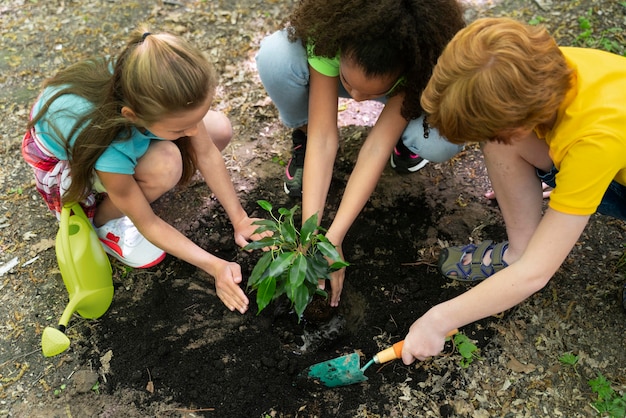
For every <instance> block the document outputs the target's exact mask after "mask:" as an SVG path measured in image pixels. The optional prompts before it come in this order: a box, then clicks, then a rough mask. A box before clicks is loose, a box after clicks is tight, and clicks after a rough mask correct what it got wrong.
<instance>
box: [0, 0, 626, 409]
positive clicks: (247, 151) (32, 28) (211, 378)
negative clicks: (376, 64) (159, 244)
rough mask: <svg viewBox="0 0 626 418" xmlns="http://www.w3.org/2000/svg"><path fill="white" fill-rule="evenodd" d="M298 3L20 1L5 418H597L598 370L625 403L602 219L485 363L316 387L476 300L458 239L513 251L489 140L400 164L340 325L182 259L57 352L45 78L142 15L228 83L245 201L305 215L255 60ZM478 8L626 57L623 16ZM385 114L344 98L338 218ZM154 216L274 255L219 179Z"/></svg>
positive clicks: (3, 215) (366, 214)
mask: <svg viewBox="0 0 626 418" xmlns="http://www.w3.org/2000/svg"><path fill="white" fill-rule="evenodd" d="M292 3H293V2H291V1H279V0H222V1H211V2H206V1H201V0H178V1H153V2H147V1H145V2H132V1H131V2H122V1H116V0H112V1H106V0H85V1H63V0H53V1H48V2H38V1H28V0H5V1H3V2H2V3H1V4H0V29H1V32H2V41H1V43H0V58H1V59H0V90H1V93H0V111H1V112H2V114H3V117H2V119H1V120H0V189H1V190H2V193H1V195H0V230H1V231H2V235H1V238H0V318H1V320H0V417H5V416H6V417H129V418H130V417H153V416H159V417H235V418H237V417H246V418H248V417H263V418H265V417H322V418H324V417H369V418H372V417H413V416H425V417H426V416H433V417H439V416H442V417H492V416H502V417H518V416H522V417H559V416H563V417H588V416H595V415H596V411H595V410H594V409H593V407H592V406H591V403H592V402H593V401H595V400H596V395H595V394H594V393H593V392H592V390H591V388H590V385H589V383H588V381H589V380H590V379H594V378H596V377H597V376H598V375H599V374H602V375H604V376H605V377H606V378H607V379H608V380H609V381H610V382H611V383H612V385H613V389H614V390H615V391H616V392H617V393H618V394H620V396H621V394H623V393H624V391H626V350H624V347H626V337H625V336H626V315H625V314H624V312H623V310H622V309H621V304H620V301H619V296H618V295H619V292H620V290H621V286H622V285H623V282H624V280H626V279H625V277H624V273H623V269H620V267H619V261H620V259H621V257H622V256H623V254H624V243H625V242H626V224H624V222H621V221H616V220H613V219H610V218H606V217H602V216H599V215H594V216H593V217H592V218H591V221H590V223H589V226H588V228H587V229H586V230H585V232H584V233H583V235H582V236H581V237H580V240H579V242H578V243H577V245H576V246H575V248H574V250H573V251H572V253H571V254H570V256H569V257H568V259H567V261H566V262H565V263H564V265H563V266H562V268H561V269H560V270H559V271H558V272H557V274H556V275H555V277H554V278H553V279H552V280H551V282H550V283H549V284H548V286H546V288H545V289H543V290H542V291H541V292H539V293H537V294H535V295H533V296H532V297H530V298H529V299H528V300H527V301H525V302H524V303H522V304H520V305H518V306H517V307H515V308H513V309H511V310H509V311H507V312H504V313H503V314H501V315H499V316H497V317H491V318H487V319H484V320H482V321H479V322H477V323H474V324H470V325H468V326H466V327H463V328H462V329H461V330H460V332H461V333H463V334H464V335H466V336H468V337H469V338H470V339H471V340H472V341H473V342H474V343H475V344H476V345H477V346H478V348H479V351H478V357H476V358H475V359H474V361H472V363H471V364H470V365H469V367H467V368H464V367H462V366H461V362H460V361H461V358H462V357H461V355H460V354H459V353H458V350H456V349H455V347H453V346H452V345H451V344H449V345H448V346H447V347H446V350H445V352H444V353H443V355H441V356H439V357H437V358H434V359H431V360H429V361H426V362H416V363H415V364H413V365H410V366H405V365H403V364H402V362H400V361H395V362H391V363H388V364H386V365H384V366H382V367H380V366H379V367H371V368H370V369H368V371H367V373H366V374H367V376H368V377H369V380H368V381H367V382H364V383H360V384H355V385H351V386H345V387H341V388H334V389H327V388H324V387H322V386H321V385H316V384H314V383H313V382H308V381H305V382H303V381H302V379H301V377H300V372H302V371H303V370H305V369H306V368H307V367H308V366H310V365H312V364H314V363H318V362H321V361H325V360H329V359H332V358H334V357H337V356H340V355H343V354H348V353H351V352H354V351H355V350H356V351H357V352H359V353H360V355H361V361H362V362H365V361H367V360H368V359H369V358H371V356H373V355H374V354H375V353H376V352H377V351H379V350H380V349H383V348H386V347H387V346H389V345H391V344H393V343H394V342H396V341H398V340H400V339H402V338H403V336H404V335H406V332H407V330H408V328H409V326H410V325H411V324H412V322H413V321H414V320H415V319H417V318H418V317H419V316H420V315H421V314H423V313H424V312H425V311H426V310H428V309H429V308H430V307H431V306H433V305H434V304H436V303H438V302H441V301H444V300H447V299H449V298H451V297H454V296H456V295H458V294H460V293H461V292H463V291H464V290H466V289H467V288H468V287H469V286H468V285H465V284H462V283H456V282H449V281H447V280H445V279H444V278H442V277H441V275H440V274H439V273H438V272H437V270H436V268H435V267H434V264H435V260H436V258H437V254H438V252H439V251H440V249H441V247H442V246H446V245H459V244H463V243H467V242H468V241H469V240H474V241H481V240H482V239H487V238H489V239H495V240H501V239H504V238H505V230H504V226H503V222H502V218H501V216H500V212H499V210H498V208H497V206H495V205H494V204H493V202H490V201H488V200H487V199H485V198H484V196H483V195H484V193H485V192H486V191H487V190H489V181H488V178H487V176H486V171H485V169H484V165H483V162H482V156H481V154H480V151H479V150H478V149H477V148H476V146H473V145H469V146H467V148H466V149H465V151H463V152H462V153H460V154H459V155H458V156H457V157H455V158H454V159H453V160H451V161H450V162H447V163H444V164H429V165H427V166H426V167H425V168H424V169H423V170H420V171H419V172H418V173H415V174H412V175H409V176H402V175H398V174H396V173H395V172H394V171H393V170H392V169H391V168H387V169H386V170H385V172H384V173H383V176H382V178H381V180H380V183H379V186H378V188H377V189H376V191H375V192H374V194H373V195H372V197H371V199H370V201H369V202H368V204H367V205H366V207H365V209H364V210H363V212H362V213H361V215H360V216H359V218H358V219H357V221H356V222H355V224H354V225H353V226H352V228H351V230H350V232H349V234H348V236H347V237H346V241H345V242H344V247H343V248H344V254H345V257H346V259H347V260H348V261H349V262H350V263H351V266H350V267H349V268H348V270H347V273H346V288H345V290H344V294H343V297H342V304H341V306H340V307H339V308H337V309H336V310H335V311H334V312H333V316H332V319H331V320H330V321H328V322H323V323H316V322H313V321H303V322H300V323H298V322H297V320H296V318H295V315H294V314H293V313H292V312H290V310H289V309H288V306H286V305H285V304H284V303H281V302H280V301H278V302H276V303H273V304H271V305H270V306H269V307H268V308H266V309H265V310H263V311H262V312H261V313H260V314H258V315H257V308H256V305H255V303H254V296H255V295H254V294H251V295H250V299H251V301H252V304H251V307H250V310H249V311H248V312H247V313H246V314H244V315H241V314H238V313H232V312H230V311H228V310H227V309H225V307H224V306H223V305H222V304H221V302H220V301H219V299H218V298H217V296H216V295H215V290H214V287H213V280H212V278H211V277H209V276H208V275H206V274H205V273H203V272H201V271H199V270H198V269H196V268H194V267H193V266H190V265H188V264H186V263H184V262H182V261H180V260H178V259H175V258H173V257H171V256H168V257H167V258H166V259H165V261H164V262H163V263H161V264H160V265H158V266H156V267H154V268H151V269H147V270H132V269H127V268H124V266H122V265H121V264H119V263H117V262H115V261H113V262H112V266H113V273H114V277H113V280H114V286H115V295H114V300H113V303H112V305H111V307H110V309H109V310H108V312H107V313H106V314H105V315H104V316H102V317H101V318H99V319H97V320H85V319H81V318H79V317H77V316H75V317H74V318H73V319H72V321H71V323H70V327H69V328H68V330H67V335H68V336H69V338H70V340H71V346H70V348H69V350H67V351H65V352H64V353H62V354H60V355H58V356H55V357H52V358H46V357H44V356H43V355H42V353H41V345H40V343H41V333H42V331H43V329H44V328H45V327H46V326H54V325H55V324H56V321H58V318H59V317H60V315H61V313H62V311H63V308H64V306H65V304H66V303H67V291H66V289H65V287H64V284H63V281H62V278H61V275H60V273H59V270H58V266H57V262H56V258H55V250H54V239H55V235H56V231H57V228H58V227H57V223H56V220H55V219H54V217H53V216H52V215H51V214H49V213H48V212H47V211H46V209H45V207H44V204H43V202H42V200H41V198H40V197H39V196H38V195H37V193H36V190H35V188H34V183H33V179H32V174H31V170H30V168H29V167H27V166H26V164H25V163H24V162H23V160H22V158H21V155H20V140H21V137H22V133H23V131H24V126H25V123H26V120H27V117H28V113H29V109H30V106H31V105H32V102H33V100H34V99H35V97H36V95H37V94H38V92H39V87H40V85H41V82H42V80H43V79H44V78H45V77H48V76H50V75H52V74H53V73H54V72H55V71H56V70H57V69H58V68H61V67H63V66H66V65H68V64H71V63H73V62H75V61H77V60H79V59H83V58H86V57H91V56H94V55H102V54H114V53H115V52H116V51H117V49H118V48H119V47H120V46H121V45H122V44H123V42H124V40H125V38H126V36H127V34H128V32H129V30H132V29H134V28H135V27H136V26H138V25H139V24H140V23H141V22H148V23H149V25H150V26H151V27H152V28H154V29H155V30H164V31H169V32H173V33H178V34H181V35H183V36H185V37H186V38H188V39H190V40H191V41H192V42H194V43H195V44H196V45H199V46H200V47H201V48H202V49H203V50H205V51H206V53H207V54H208V56H209V57H210V59H211V60H212V61H213V62H214V63H215V66H216V68H217V70H218V71H219V73H220V75H221V84H220V88H219V91H218V96H217V98H216V101H215V108H216V109H219V110H221V111H223V112H225V113H227V114H228V115H229V117H230V118H231V121H232V123H233V125H234V129H235V139H234V140H233V142H232V144H231V145H230V146H229V147H228V148H227V149H226V151H225V152H224V158H225V160H226V162H227V166H228V168H229V170H230V171H231V173H232V178H233V182H234V184H235V187H236V190H237V192H238V193H239V195H240V198H241V201H242V202H243V205H244V207H245V208H246V210H247V211H248V213H250V214H251V215H255V216H260V217H263V216H265V215H266V214H265V213H264V212H263V211H262V210H260V208H259V207H258V205H257V204H256V201H257V200H259V199H265V200H268V201H270V202H272V204H273V205H274V207H288V208H290V207H292V206H293V205H295V204H297V203H298V202H297V201H293V200H290V199H289V198H288V197H287V196H286V195H285V194H284V192H283V191H282V172H283V170H284V164H285V162H286V161H287V160H288V158H289V152H290V145H291V144H290V141H289V132H288V130H287V129H285V128H284V127H283V126H282V125H281V124H280V121H279V119H278V115H277V112H276V109H275V108H274V106H273V105H272V103H271V101H270V100H269V99H268V98H267V95H266V93H265V91H264V90H263V87H262V85H261V83H260V81H259V79H258V76H257V74H256V70H255V66H254V54H255V52H256V51H257V50H258V45H259V42H260V40H261V39H262V38H263V36H265V35H267V34H269V33H271V32H272V31H273V30H275V29H277V28H278V27H279V26H280V22H281V21H282V19H283V18H284V17H285V16H286V15H287V13H288V10H289V8H290V7H292ZM465 3H466V4H467V6H468V10H467V20H468V21H470V20H473V19H476V18H478V17H484V16H510V17H513V18H516V19H519V20H521V21H525V22H532V23H542V24H545V25H546V26H547V27H548V28H549V29H550V31H551V32H552V33H553V34H554V35H555V37H556V38H557V39H558V41H559V42H560V43H561V44H563V45H582V46H590V47H599V48H603V49H610V50H613V51H614V52H618V53H621V54H623V53H624V46H625V45H626V41H625V39H624V28H625V27H626V14H625V13H626V6H625V5H624V3H623V2H622V3H620V2H617V1H609V0H601V1H593V0H577V1H569V0H567V1H557V0H553V1H549V0H543V1H539V0H536V1H522V0H518V1H513V0H503V1H496V0H492V1H480V2H474V3H472V2H470V1H469V0H468V1H466V2H465ZM379 111H380V108H379V107H378V106H377V105H375V104H371V103H364V104H360V105H359V104H356V103H354V102H350V101H345V102H342V103H341V106H340V109H339V112H340V121H341V127H340V133H341V136H342V145H341V149H340V151H339V154H338V158H337V161H336V164H335V172H334V176H333V183H332V186H331V191H330V194H329V199H328V202H327V210H326V221H325V222H328V219H332V217H333V215H334V213H335V212H336V210H337V207H338V205H339V201H340V198H341V194H342V191H343V188H344V187H345V184H346V181H347V178H348V176H349V175H350V172H351V169H352V167H353V165H354V161H355V159H356V155H357V153H358V149H359V147H360V144H361V143H362V142H363V139H364V138H365V137H366V135H367V133H368V131H369V129H370V127H371V125H372V124H373V122H374V121H375V119H376V117H377V114H378V112H379ZM154 207H155V211H157V213H159V214H160V215H161V216H162V217H163V218H164V219H166V220H167V221H168V222H170V223H172V224H173V225H175V226H176V227H177V228H179V229H180V230H181V231H183V232H184V233H185V234H186V235H188V236H189V237H190V238H192V239H193V240H194V241H195V242H197V243H198V244H199V245H201V246H202V247H203V248H206V249H208V250H209V251H211V252H213V253H214V254H216V255H218V256H220V257H222V258H226V259H229V260H234V261H236V262H238V263H239V264H240V265H241V266H242V269H243V272H244V275H246V276H247V275H249V273H250V271H251V270H252V268H253V266H254V264H255V262H256V260H258V258H259V254H258V253H257V252H253V253H246V252H244V251H241V250H240V249H239V248H238V247H237V246H236V245H235V243H234V240H233V237H232V235H233V234H232V227H231V226H230V224H229V223H228V220H227V218H226V215H225V213H224V211H223V210H222V208H221V207H220V205H219V204H218V203H217V201H216V199H215V197H214V196H213V195H212V194H211V191H210V190H208V189H207V188H206V186H205V184H204V182H203V181H201V179H199V178H198V179H196V180H195V181H194V182H193V184H192V185H191V186H190V187H188V188H185V189H176V190H174V191H172V192H171V193H168V194H167V195H166V196H164V197H163V198H162V199H160V200H159V201H157V202H156V203H155V205H154ZM547 250H549V249H547ZM567 355H571V356H570V357H567ZM574 356H575V357H574ZM568 358H575V359H577V362H576V363H575V364H569V363H572V362H568V361H567V359H568Z"/></svg>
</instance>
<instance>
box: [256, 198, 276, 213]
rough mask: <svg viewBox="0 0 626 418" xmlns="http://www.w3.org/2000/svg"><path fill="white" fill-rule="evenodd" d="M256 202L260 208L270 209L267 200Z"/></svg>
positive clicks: (270, 206)
mask: <svg viewBox="0 0 626 418" xmlns="http://www.w3.org/2000/svg"><path fill="white" fill-rule="evenodd" d="M256 202H257V203H258V204H259V206H261V208H263V209H265V210H266V211H268V212H271V211H272V204H271V203H270V202H268V201H267V200H257V201H256Z"/></svg>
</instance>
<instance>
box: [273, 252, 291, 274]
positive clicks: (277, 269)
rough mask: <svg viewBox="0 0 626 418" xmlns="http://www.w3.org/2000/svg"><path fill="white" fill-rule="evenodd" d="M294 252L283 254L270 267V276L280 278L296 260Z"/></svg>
mask: <svg viewBox="0 0 626 418" xmlns="http://www.w3.org/2000/svg"><path fill="white" fill-rule="evenodd" d="M294 254H295V253H293V252H288V253H282V254H280V255H279V256H278V257H276V259H275V260H274V261H272V262H271V263H270V265H269V268H268V269H269V271H268V273H267V274H268V276H270V277H274V278H278V277H280V275H281V274H283V272H284V271H285V270H286V269H287V267H289V266H290V265H291V263H292V262H293V258H294Z"/></svg>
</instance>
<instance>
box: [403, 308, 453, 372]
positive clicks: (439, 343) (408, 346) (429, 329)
mask: <svg viewBox="0 0 626 418" xmlns="http://www.w3.org/2000/svg"><path fill="white" fill-rule="evenodd" d="M446 334H447V331H445V330H444V331H442V330H440V329H439V328H438V327H437V326H435V325H434V321H430V320H428V319H426V317H425V316H422V317H421V318H419V319H418V320H417V321H415V322H414V323H413V325H411V328H409V333H408V334H407V335H406V337H404V347H403V348H402V361H403V362H404V364H407V365H408V364H411V363H413V362H414V361H415V359H417V360H420V361H424V360H426V359H427V358H429V357H432V356H436V355H437V354H439V353H441V351H443V347H444V345H445V343H446V338H447V336H446Z"/></svg>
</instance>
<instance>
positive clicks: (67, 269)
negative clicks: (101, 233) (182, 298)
mask: <svg viewBox="0 0 626 418" xmlns="http://www.w3.org/2000/svg"><path fill="white" fill-rule="evenodd" d="M56 255H57V262H58V264H59V270H61V276H62V277H63V282H64V283H65V287H66V289H67V291H68V293H69V302H68V304H67V306H66V307H65V310H64V311H63V314H62V315H61V319H60V320H59V325H58V327H57V328H54V327H46V328H45V329H44V331H43V334H42V338H41V349H42V351H43V355H44V356H46V357H52V356H56V355H57V354H61V353H62V352H64V351H65V350H67V349H68V347H69V346H70V340H69V338H68V337H67V335H65V329H66V327H67V325H68V323H69V321H70V318H71V317H72V315H73V314H74V312H78V314H79V315H80V316H82V317H83V318H87V319H95V318H99V317H100V316H102V315H104V313H105V312H106V311H107V310H108V309H109V306H111V302H112V301H113V275H112V270H111V263H110V262H109V258H108V256H107V255H106V253H105V251H104V249H103V248H102V244H101V243H100V240H99V239H98V236H97V234H96V231H95V230H94V229H93V226H92V225H91V222H90V221H89V219H88V218H87V216H86V215H85V212H84V211H83V209H82V208H81V207H80V205H79V204H71V205H67V206H64V207H63V209H62V211H61V222H60V225H59V232H58V233H57V237H56Z"/></svg>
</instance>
